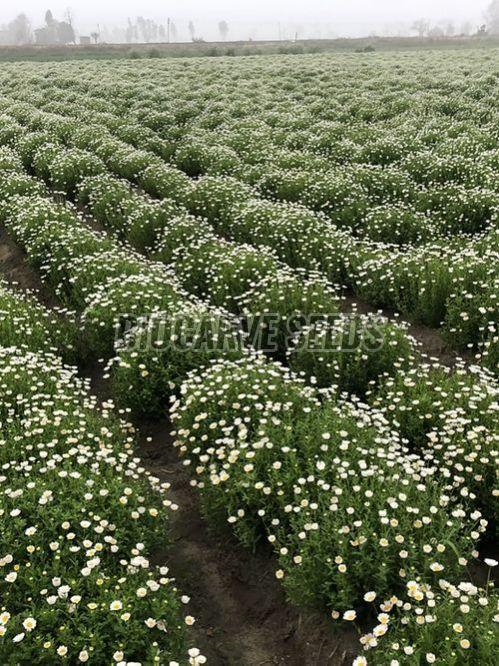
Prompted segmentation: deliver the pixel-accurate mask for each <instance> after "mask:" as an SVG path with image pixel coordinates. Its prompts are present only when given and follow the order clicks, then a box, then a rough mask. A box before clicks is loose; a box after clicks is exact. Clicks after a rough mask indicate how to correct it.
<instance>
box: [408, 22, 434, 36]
mask: <svg viewBox="0 0 499 666" xmlns="http://www.w3.org/2000/svg"><path fill="white" fill-rule="evenodd" d="M411 30H414V31H415V32H417V33H418V37H424V36H425V35H426V34H428V31H429V30H430V22H429V21H428V19H424V18H420V19H418V20H417V21H414V23H413V24H412V27H411Z"/></svg>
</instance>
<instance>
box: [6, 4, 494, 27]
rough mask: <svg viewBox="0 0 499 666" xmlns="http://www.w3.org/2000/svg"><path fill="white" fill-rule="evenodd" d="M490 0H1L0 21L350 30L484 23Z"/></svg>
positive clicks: (84, 24) (82, 24)
mask: <svg viewBox="0 0 499 666" xmlns="http://www.w3.org/2000/svg"><path fill="white" fill-rule="evenodd" d="M489 2H490V0H161V1H160V0H106V1H103V0H47V2H45V0H43V1H41V0H16V2H15V3H14V2H12V1H9V0H7V2H6V1H5V0H1V1H0V23H3V22H5V21H8V20H10V19H12V18H13V15H14V14H16V13H18V12H20V11H24V12H25V13H26V14H28V15H29V16H30V18H31V19H32V21H33V23H34V24H35V25H36V24H38V25H39V24H40V23H41V22H42V21H43V15H44V13H45V10H46V9H48V8H50V9H51V10H52V12H53V14H54V15H55V16H56V17H62V15H63V13H64V10H65V9H66V8H67V7H68V6H69V7H70V8H71V9H72V12H73V15H74V17H75V23H76V24H77V25H80V26H82V27H83V26H85V27H86V26H89V25H93V24H96V23H98V22H100V23H102V24H106V23H107V24H110V23H122V22H124V21H125V20H126V18H127V16H131V17H135V16H137V15H142V16H144V17H147V18H153V19H155V20H159V21H164V20H165V18H166V17H167V16H170V17H172V18H173V20H177V21H185V20H189V19H192V20H201V21H219V20H221V19H226V20H227V21H250V22H252V23H257V22H259V21H262V22H263V21H279V20H281V21H288V22H289V21H300V22H305V23H306V22H314V21H327V22H328V23H337V24H339V25H340V24H341V25H344V26H348V24H349V23H352V24H357V25H362V24H366V25H368V24H370V23H373V24H378V25H379V24H380V23H382V22H389V21H392V22H398V21H412V20H414V19H416V18H419V17H426V18H429V19H433V20H435V21H437V20H440V19H453V20H454V21H456V22H459V21H464V20H467V19H470V20H472V21H476V22H478V21H480V20H481V18H482V17H483V13H484V11H485V9H486V7H487V6H488V4H489Z"/></svg>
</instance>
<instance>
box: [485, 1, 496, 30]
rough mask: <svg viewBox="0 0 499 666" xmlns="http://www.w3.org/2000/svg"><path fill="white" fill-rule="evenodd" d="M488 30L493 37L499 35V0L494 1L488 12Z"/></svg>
mask: <svg viewBox="0 0 499 666" xmlns="http://www.w3.org/2000/svg"><path fill="white" fill-rule="evenodd" d="M486 18H487V28H488V31H489V33H490V34H491V35H499V0H492V2H491V3H490V5H489V7H488V9H487V12H486Z"/></svg>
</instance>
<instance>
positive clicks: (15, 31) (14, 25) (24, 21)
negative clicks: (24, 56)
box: [7, 14, 33, 44]
mask: <svg viewBox="0 0 499 666" xmlns="http://www.w3.org/2000/svg"><path fill="white" fill-rule="evenodd" d="M7 30H8V32H9V34H10V39H11V40H12V43H13V44H30V43H31V42H32V41H33V34H32V32H31V24H30V22H29V19H28V17H27V16H26V14H18V15H17V16H16V18H15V19H14V20H13V21H11V22H10V23H9V25H8V26H7Z"/></svg>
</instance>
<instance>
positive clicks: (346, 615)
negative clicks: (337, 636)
mask: <svg viewBox="0 0 499 666" xmlns="http://www.w3.org/2000/svg"><path fill="white" fill-rule="evenodd" d="M356 617H357V613H356V612H355V611H354V610H348V611H345V612H344V613H343V619H344V620H348V621H349V622H352V621H353V620H355V618H356Z"/></svg>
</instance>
